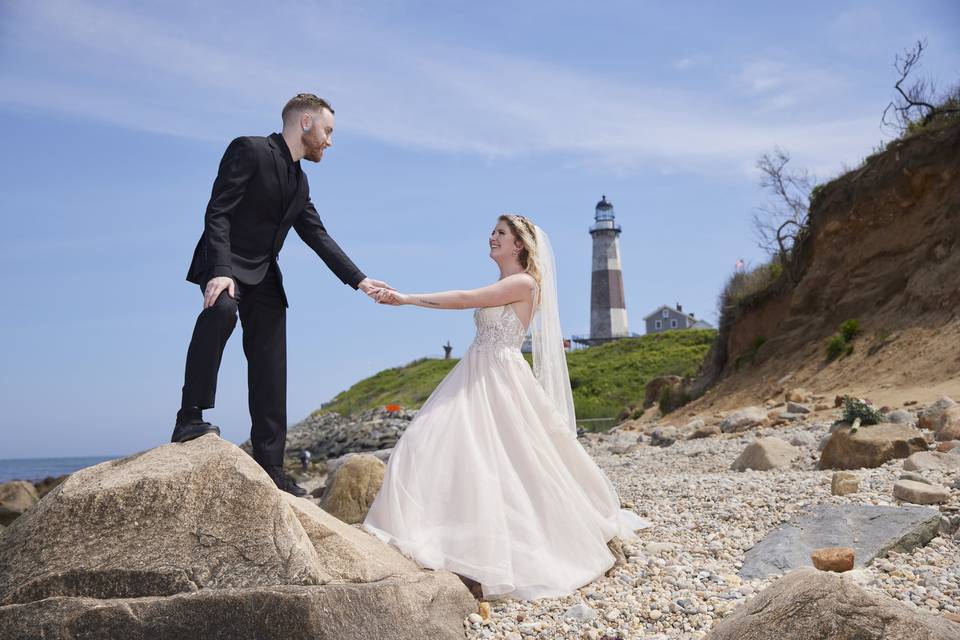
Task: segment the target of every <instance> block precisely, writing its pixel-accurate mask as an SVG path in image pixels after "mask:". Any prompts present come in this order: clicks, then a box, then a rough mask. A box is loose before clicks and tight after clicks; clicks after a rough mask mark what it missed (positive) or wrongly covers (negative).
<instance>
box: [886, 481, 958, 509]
mask: <svg viewBox="0 0 960 640" xmlns="http://www.w3.org/2000/svg"><path fill="white" fill-rule="evenodd" d="M893 497H894V498H897V499H899V500H903V501H905V502H911V503H913V504H940V503H943V502H946V501H947V500H948V499H949V498H950V491H949V490H948V489H947V488H946V487H940V486H937V485H933V484H926V483H923V482H916V481H915V480H897V482H895V483H894V485H893Z"/></svg>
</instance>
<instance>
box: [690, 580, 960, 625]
mask: <svg viewBox="0 0 960 640" xmlns="http://www.w3.org/2000/svg"><path fill="white" fill-rule="evenodd" d="M772 638H782V639H784V640H860V639H866V638H871V639H876V640H881V639H882V640H956V638H957V626H956V624H955V623H953V622H950V621H949V620H945V619H944V618H942V617H940V616H936V615H933V614H930V613H926V612H924V611H921V610H912V609H908V608H907V607H906V606H904V605H903V604H902V603H900V602H898V601H897V600H894V599H893V598H890V597H888V596H885V595H880V594H877V593H874V592H870V591H867V590H865V589H863V588H861V587H859V586H857V584H856V583H855V582H854V581H853V580H849V579H847V578H846V577H845V574H836V573H832V572H828V571H817V570H815V569H797V570H795V571H791V572H790V573H788V574H787V575H785V576H783V577H782V578H780V579H778V580H777V581H776V582H774V583H773V584H772V585H771V586H769V587H767V588H766V589H764V590H763V591H761V592H760V593H759V594H757V596H755V597H754V598H753V599H751V600H749V601H748V602H746V603H745V604H742V605H740V606H739V607H737V609H736V610H734V611H733V613H731V614H730V615H729V616H727V617H725V618H724V619H723V620H721V621H720V622H718V623H717V624H716V626H714V628H713V630H712V631H711V632H710V633H709V635H707V637H706V640H771V639H772Z"/></svg>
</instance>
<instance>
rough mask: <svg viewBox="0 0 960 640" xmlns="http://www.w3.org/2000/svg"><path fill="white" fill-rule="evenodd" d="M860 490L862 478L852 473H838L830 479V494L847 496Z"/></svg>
mask: <svg viewBox="0 0 960 640" xmlns="http://www.w3.org/2000/svg"><path fill="white" fill-rule="evenodd" d="M859 489H860V476H858V475H857V474H855V473H853V472H851V471H837V472H835V473H834V474H833V477H832V478H831V479H830V493H832V494H833V495H835V496H845V495H847V494H850V493H856V492H857V491H858V490H859Z"/></svg>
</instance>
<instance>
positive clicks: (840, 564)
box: [810, 547, 854, 573]
mask: <svg viewBox="0 0 960 640" xmlns="http://www.w3.org/2000/svg"><path fill="white" fill-rule="evenodd" d="M810 560H812V561H813V566H814V567H816V568H817V569H819V570H820V571H834V572H836V573H843V572H844V571H850V570H851V569H853V562H854V554H853V549H851V548H850V547H824V548H822V549H814V551H813V553H812V554H810Z"/></svg>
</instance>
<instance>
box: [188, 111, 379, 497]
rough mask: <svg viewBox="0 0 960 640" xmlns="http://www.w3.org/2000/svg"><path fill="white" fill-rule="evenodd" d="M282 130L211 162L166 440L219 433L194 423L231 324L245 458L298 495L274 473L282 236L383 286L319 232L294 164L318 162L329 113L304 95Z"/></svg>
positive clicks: (348, 278)
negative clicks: (187, 332) (198, 292)
mask: <svg viewBox="0 0 960 640" xmlns="http://www.w3.org/2000/svg"><path fill="white" fill-rule="evenodd" d="M282 117H283V133H273V134H270V135H269V136H267V137H259V136H249V137H241V138H237V139H235V140H234V141H233V142H231V143H230V145H229V146H228V147H227V150H226V151H225V152H224V154H223V159H222V160H221V161H220V169H219V171H218V173H217V178H216V180H214V183H213V192H212V193H211V195H210V202H209V203H208V204H207V212H206V215H205V216H204V227H203V234H202V235H201V236H200V241H199V242H198V243H197V247H196V249H195V250H194V253H193V261H192V262H191V264H190V270H189V271H188V273H187V280H188V281H190V282H193V283H196V284H198V285H200V288H201V289H202V291H203V311H201V312H200V315H199V316H198V317H197V322H196V325H195V326H194V329H193V337H192V338H191V340H190V346H189V348H188V349H187V362H186V372H185V374H184V383H183V396H182V400H181V406H180V410H179V411H178V412H177V420H176V425H175V426H174V429H173V437H172V438H171V441H173V442H185V441H187V440H190V439H192V438H196V437H199V436H202V435H204V434H207V433H215V434H217V435H220V429H219V428H218V427H217V426H215V425H212V424H210V423H209V422H206V421H204V420H203V416H202V411H203V409H209V408H211V407H213V406H214V397H215V395H216V390H217V372H218V371H219V369H220V359H221V357H222V355H223V349H224V346H225V345H226V343H227V339H228V338H229V337H230V334H231V333H232V332H233V329H234V327H235V326H236V324H237V314H238V312H239V315H240V324H241V327H242V330H243V352H244V354H245V355H246V358H247V387H248V396H249V397H248V404H249V408H250V418H251V420H252V426H251V429H250V441H251V443H252V445H253V457H254V459H255V460H256V461H257V462H258V463H259V464H260V465H261V466H262V467H263V468H264V469H265V470H266V471H267V473H268V474H270V477H271V478H273V481H274V482H275V483H276V485H277V487H279V488H280V489H282V490H284V491H287V492H289V493H292V494H293V495H297V496H299V495H304V494H305V493H306V492H305V491H304V489H303V488H302V487H300V486H299V485H297V484H296V483H295V482H294V481H293V480H292V479H291V478H290V477H289V476H288V475H287V474H286V473H285V472H284V471H283V452H284V447H285V445H286V435H287V406H286V405H287V334H286V309H287V307H288V306H289V305H288V304H287V296H286V294H285V293H284V290H283V277H282V276H281V274H280V268H279V266H278V265H277V259H278V257H279V253H280V248H281V247H282V246H283V241H284V239H285V238H286V237H287V233H288V232H289V231H290V227H291V226H292V227H293V229H294V230H295V231H296V232H297V235H299V236H300V238H301V239H302V240H303V241H304V242H306V243H307V245H309V246H310V248H311V249H313V250H314V251H315V252H316V253H317V255H318V256H320V258H321V259H322V260H323V261H324V262H325V263H326V265H327V267H329V268H330V270H331V271H333V273H334V274H335V275H336V276H337V277H338V278H339V279H340V280H341V281H342V282H343V283H344V284H347V285H350V286H351V287H353V288H354V289H360V290H361V291H363V292H364V293H366V294H367V295H369V296H370V297H371V298H374V299H375V297H376V296H375V292H376V290H377V289H378V288H380V287H387V288H390V287H389V285H387V284H386V283H384V282H381V281H379V280H372V279H370V278H367V277H366V276H365V275H364V274H363V272H362V271H360V269H358V268H357V267H356V265H354V264H353V262H352V261H351V260H350V258H348V257H347V255H346V254H345V253H344V252H343V250H342V249H341V248H340V247H339V245H337V243H336V242H335V241H334V240H333V238H331V237H330V236H329V235H327V231H326V229H324V226H323V223H322V222H321V221H320V216H319V215H317V210H316V209H315V208H314V206H313V203H312V202H311V201H310V188H309V186H308V185H307V176H306V175H305V174H304V172H303V170H302V169H301V168H300V159H301V158H306V159H307V160H310V161H311V162H320V159H321V158H323V152H324V150H325V149H326V148H327V147H329V146H330V145H331V144H332V141H331V136H332V135H333V109H332V108H331V107H330V105H329V104H327V102H326V101H325V100H323V99H322V98H318V97H317V96H315V95H313V94H311V93H301V94H298V95H296V96H294V97H293V98H292V99H291V100H290V101H289V102H287V104H286V106H285V107H284V108H283V114H282Z"/></svg>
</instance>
